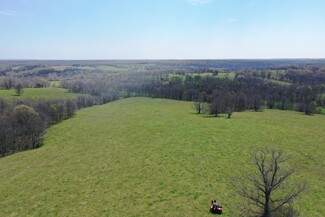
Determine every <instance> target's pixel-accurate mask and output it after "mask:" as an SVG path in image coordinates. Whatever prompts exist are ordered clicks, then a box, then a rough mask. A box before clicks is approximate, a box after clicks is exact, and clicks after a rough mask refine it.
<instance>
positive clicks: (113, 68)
mask: <svg viewBox="0 0 325 217" xmlns="http://www.w3.org/2000/svg"><path fill="white" fill-rule="evenodd" d="M96 69H98V70H101V71H104V72H127V71H128V69H127V68H124V67H116V66H111V65H98V66H96Z"/></svg>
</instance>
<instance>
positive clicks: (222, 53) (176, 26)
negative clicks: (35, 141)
mask: <svg viewBox="0 0 325 217" xmlns="http://www.w3.org/2000/svg"><path fill="white" fill-rule="evenodd" d="M265 58H267V59H268V58H325V0H0V59H71V60H73V59H79V60H81V59H265Z"/></svg>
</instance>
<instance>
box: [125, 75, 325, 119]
mask: <svg viewBox="0 0 325 217" xmlns="http://www.w3.org/2000/svg"><path fill="white" fill-rule="evenodd" d="M124 87H125V91H126V93H127V96H150V97H155V98H168V99H175V100H186V101H195V102H202V103H204V102H205V103H208V104H209V105H210V106H209V112H210V113H211V114H214V115H218V114H220V113H228V114H231V113H232V112H233V111H244V110H247V109H252V110H254V111H259V110H260V109H261V108H262V107H263V106H264V107H267V108H269V109H281V110H296V111H300V112H304V113H305V114H313V113H317V112H318V111H317V107H324V103H325V97H324V93H325V86H324V85H313V86H311V85H299V84H291V85H281V84H277V83H274V82H267V81H264V80H262V79H259V78H256V77H253V76H250V75H241V74H236V77H235V78H234V79H229V78H218V77H213V76H200V75H195V76H191V75H186V76H185V78H184V77H178V76H175V77H171V78H170V77H168V76H164V77H161V78H160V79H156V80H151V81H146V82H142V83H141V82H140V84H138V85H137V84H136V83H134V84H129V85H125V86H124Z"/></svg>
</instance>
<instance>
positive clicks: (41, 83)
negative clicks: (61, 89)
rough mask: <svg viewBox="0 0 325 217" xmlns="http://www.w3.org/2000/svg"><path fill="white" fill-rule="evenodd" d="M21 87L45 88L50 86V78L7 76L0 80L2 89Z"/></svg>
mask: <svg viewBox="0 0 325 217" xmlns="http://www.w3.org/2000/svg"><path fill="white" fill-rule="evenodd" d="M18 86H19V87H20V88H45V87H49V82H48V80H46V79H44V78H40V77H32V78H26V77H21V78H19V77H14V76H6V77H4V78H3V79H2V80H1V81H0V89H4V90H10V89H12V88H16V87H18Z"/></svg>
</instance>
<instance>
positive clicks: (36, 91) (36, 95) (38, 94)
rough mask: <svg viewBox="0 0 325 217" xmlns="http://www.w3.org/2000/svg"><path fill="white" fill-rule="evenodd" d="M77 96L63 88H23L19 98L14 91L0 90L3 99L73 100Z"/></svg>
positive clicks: (0, 96)
mask: <svg viewBox="0 0 325 217" xmlns="http://www.w3.org/2000/svg"><path fill="white" fill-rule="evenodd" d="M79 95H80V94H75V93H69V90H67V89H64V88H23V89H22V94H21V95H20V96H18V95H17V94H16V92H15V90H14V89H11V90H0V98H4V99H25V98H31V99H74V98H77V97H78V96H79Z"/></svg>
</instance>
